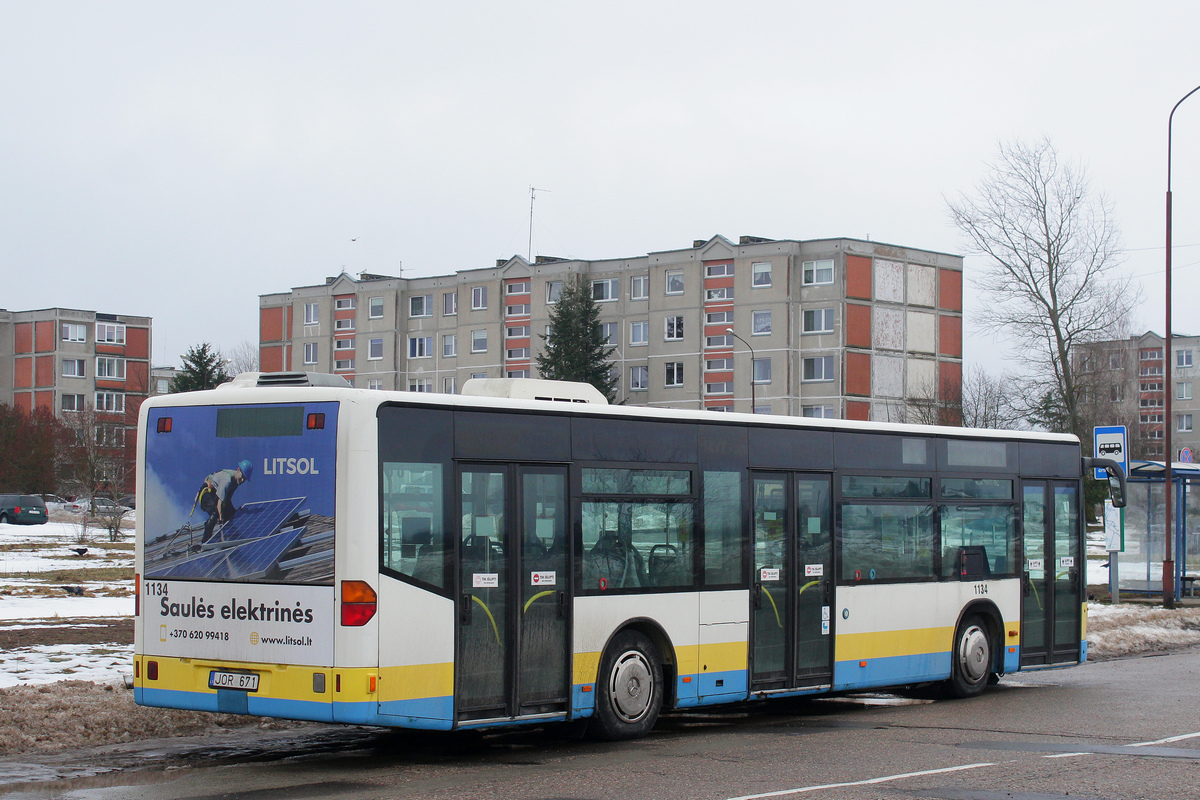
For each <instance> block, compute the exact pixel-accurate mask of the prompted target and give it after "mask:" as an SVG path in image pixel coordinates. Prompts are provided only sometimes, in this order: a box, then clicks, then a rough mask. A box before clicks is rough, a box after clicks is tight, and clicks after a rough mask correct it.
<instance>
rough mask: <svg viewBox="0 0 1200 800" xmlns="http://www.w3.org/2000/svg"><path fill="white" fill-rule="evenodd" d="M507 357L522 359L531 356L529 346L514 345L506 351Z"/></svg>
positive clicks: (515, 359)
mask: <svg viewBox="0 0 1200 800" xmlns="http://www.w3.org/2000/svg"><path fill="white" fill-rule="evenodd" d="M505 357H506V358H507V359H508V360H509V361H520V360H523V359H526V358H529V348H528V347H512V348H509V349H508V350H507V351H506V352H505Z"/></svg>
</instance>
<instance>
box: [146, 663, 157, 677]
mask: <svg viewBox="0 0 1200 800" xmlns="http://www.w3.org/2000/svg"><path fill="white" fill-rule="evenodd" d="M146 680H148V681H156V680H158V662H157V661H147V662H146Z"/></svg>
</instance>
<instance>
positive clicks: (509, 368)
mask: <svg viewBox="0 0 1200 800" xmlns="http://www.w3.org/2000/svg"><path fill="white" fill-rule="evenodd" d="M574 276H583V278H584V279H585V280H587V281H589V282H590V284H591V290H592V296H593V298H594V299H595V300H596V302H597V304H598V305H599V307H600V315H601V324H602V326H603V330H604V333H605V334H606V336H607V339H608V341H609V343H610V344H612V345H613V346H614V348H615V349H614V351H613V354H612V357H611V364H612V368H613V370H614V371H615V372H616V374H617V377H618V387H619V388H618V391H617V397H616V402H624V403H626V404H629V405H643V406H669V407H675V408H693V409H696V408H703V409H708V410H711V411H733V410H737V411H743V412H750V411H754V412H756V413H771V414H790V415H796V416H800V415H803V416H814V417H838V418H846V419H862V420H865V419H875V420H887V421H893V422H898V421H933V420H932V419H930V417H931V409H941V410H943V411H944V410H945V409H946V408H947V407H949V408H950V409H951V411H952V412H953V410H954V409H955V408H956V404H957V402H958V398H959V397H960V389H961V382H962V258H961V257H959V256H954V255H947V254H944V253H936V252H932V251H928V250H920V249H915V248H909V247H900V246H895V245H888V244H881V243H877V242H869V241H863V240H858V239H819V240H803V241H802V240H798V239H783V240H774V239H764V238H761V237H751V236H745V237H741V239H740V240H738V241H737V242H736V243H735V242H733V241H732V240H729V239H727V238H725V237H723V236H715V237H713V238H711V239H707V240H698V241H695V242H693V243H692V245H691V246H690V247H685V248H681V249H675V250H664V251H660V252H651V253H647V254H645V255H639V256H634V257H629V258H618V259H599V260H579V259H563V258H553V257H547V256H539V257H538V258H537V259H535V260H534V262H533V263H530V262H528V261H527V260H526V259H524V258H522V257H520V256H513V257H512V258H509V259H502V260H498V261H497V262H496V263H495V265H494V266H491V267H487V268H482V269H466V270H461V271H458V272H455V273H453V274H449V275H438V276H432V277H417V278H401V277H393V276H384V275H372V274H362V275H360V276H358V277H357V278H355V277H352V276H350V275H347V274H345V273H343V274H341V275H338V276H336V277H331V278H328V279H326V281H325V282H324V283H323V284H317V285H313V286H300V287H296V288H294V289H292V290H291V291H288V292H281V293H277V294H269V295H263V296H262V297H260V299H259V306H260V311H259V313H260V317H259V325H260V355H261V363H262V369H263V370H264V371H272V370H300V371H316V372H334V373H337V374H340V375H343V376H345V377H346V378H347V379H348V380H350V381H352V382H353V383H354V385H356V386H359V387H362V388H369V389H387V390H402V391H404V390H406V391H416V392H457V391H458V388H459V387H460V386H462V384H463V382H464V381H466V380H468V379H470V378H473V377H489V378H497V377H511V378H523V377H537V370H536V365H535V364H536V362H535V359H536V357H537V355H538V353H539V352H540V350H541V347H542V344H543V342H544V336H545V334H546V333H547V332H548V325H549V312H550V310H551V309H552V308H553V305H554V303H555V302H556V301H557V299H558V296H559V294H560V293H561V291H562V288H563V285H564V284H565V282H567V281H569V280H572V279H573V278H574ZM955 415H956V414H952V418H951V419H949V420H947V418H946V417H945V415H944V414H943V415H941V416H940V420H941V421H953V416H955Z"/></svg>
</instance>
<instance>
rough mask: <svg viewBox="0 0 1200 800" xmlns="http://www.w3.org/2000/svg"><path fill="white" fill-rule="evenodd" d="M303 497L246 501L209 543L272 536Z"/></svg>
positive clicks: (301, 501)
mask: <svg viewBox="0 0 1200 800" xmlns="http://www.w3.org/2000/svg"><path fill="white" fill-rule="evenodd" d="M304 500H305V498H303V497H289V498H286V499H281V500H261V501H257V502H253V503H246V504H245V505H244V506H241V507H240V508H238V510H237V513H236V514H235V515H234V517H233V519H231V520H229V521H228V522H226V523H225V524H224V525H222V526H221V530H220V532H219V533H217V534H216V535H215V536H213V537H212V539H210V540H209V542H208V543H209V544H217V543H220V542H233V541H240V540H244V539H261V538H262V537H264V536H270V535H271V534H273V533H275V532H276V531H277V530H279V527H280V526H281V525H283V523H285V522H287V520H288V517H290V516H291V515H292V514H293V513H294V512H295V511H296V509H297V508H299V507H300V504H301V503H303V502H304Z"/></svg>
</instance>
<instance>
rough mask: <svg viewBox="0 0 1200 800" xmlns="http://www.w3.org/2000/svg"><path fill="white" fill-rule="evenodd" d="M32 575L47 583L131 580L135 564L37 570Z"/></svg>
mask: <svg viewBox="0 0 1200 800" xmlns="http://www.w3.org/2000/svg"><path fill="white" fill-rule="evenodd" d="M30 577H33V578H37V579H38V580H41V581H45V582H47V583H86V582H88V581H131V580H133V565H132V564H131V565H130V566H128V567H84V568H82V569H56V570H52V571H50V572H37V573H34V574H33V575H31V576H30Z"/></svg>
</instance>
